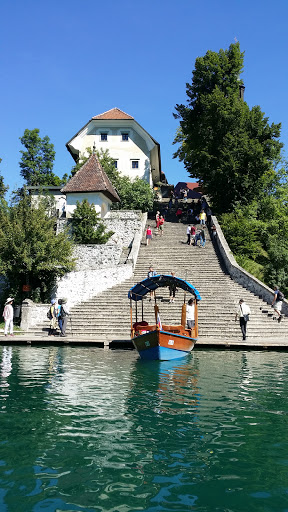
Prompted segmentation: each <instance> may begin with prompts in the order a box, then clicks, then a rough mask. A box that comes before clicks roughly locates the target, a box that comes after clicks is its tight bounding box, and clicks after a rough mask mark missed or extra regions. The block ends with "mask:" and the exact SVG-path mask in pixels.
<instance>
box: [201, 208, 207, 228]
mask: <svg viewBox="0 0 288 512" xmlns="http://www.w3.org/2000/svg"><path fill="white" fill-rule="evenodd" d="M199 219H200V224H202V225H203V226H205V224H206V219H207V216H206V213H205V212H204V210H201V212H200V215H199Z"/></svg>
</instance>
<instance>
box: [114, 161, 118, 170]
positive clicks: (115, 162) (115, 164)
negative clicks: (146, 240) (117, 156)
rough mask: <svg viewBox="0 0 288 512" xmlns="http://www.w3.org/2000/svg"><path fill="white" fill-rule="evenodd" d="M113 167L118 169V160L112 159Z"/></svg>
mask: <svg viewBox="0 0 288 512" xmlns="http://www.w3.org/2000/svg"><path fill="white" fill-rule="evenodd" d="M114 167H115V169H118V160H114Z"/></svg>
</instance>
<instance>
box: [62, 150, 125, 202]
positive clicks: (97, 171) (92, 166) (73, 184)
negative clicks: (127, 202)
mask: <svg viewBox="0 0 288 512" xmlns="http://www.w3.org/2000/svg"><path fill="white" fill-rule="evenodd" d="M62 192H63V193H65V194H67V193H70V192H102V193H103V194H105V195H106V196H107V197H108V198H109V199H111V201H112V202H118V201H120V197H119V196H118V194H117V192H116V190H115V189H114V187H113V185H112V183H111V181H110V180H109V178H108V176H107V174H106V173H105V171H104V170H103V168H102V165H101V164H100V162H99V160H98V158H97V156H96V155H95V154H94V153H93V154H92V155H91V156H90V157H89V158H88V160H87V162H85V164H83V165H82V167H80V169H79V170H78V171H77V172H76V174H74V176H73V177H72V178H71V179H70V180H69V181H68V183H66V185H65V186H64V187H63V188H62Z"/></svg>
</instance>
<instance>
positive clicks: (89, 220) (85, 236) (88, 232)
mask: <svg viewBox="0 0 288 512" xmlns="http://www.w3.org/2000/svg"><path fill="white" fill-rule="evenodd" d="M76 205H77V206H76V208H75V210H74V212H73V214H72V227H73V235H74V240H75V242H77V243H78V244H105V243H106V242H107V241H108V240H109V238H110V237H111V236H112V235H113V231H108V232H106V233H105V226H104V224H103V222H101V219H100V214H99V213H97V212H96V210H95V207H94V204H93V203H92V204H90V203H89V202H88V201H87V199H83V201H82V202H81V203H80V202H79V201H77V203H76Z"/></svg>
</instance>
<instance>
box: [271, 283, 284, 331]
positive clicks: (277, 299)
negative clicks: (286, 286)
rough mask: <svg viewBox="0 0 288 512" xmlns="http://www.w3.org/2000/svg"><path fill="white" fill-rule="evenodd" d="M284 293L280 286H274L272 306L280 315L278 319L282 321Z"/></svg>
mask: <svg viewBox="0 0 288 512" xmlns="http://www.w3.org/2000/svg"><path fill="white" fill-rule="evenodd" d="M283 299H284V294H283V293H282V292H281V291H280V290H279V286H276V285H275V286H274V298H273V301H272V308H273V309H274V311H275V313H276V314H277V315H278V318H277V321H278V322H279V323H280V322H281V320H282V316H283V315H282V304H283Z"/></svg>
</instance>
